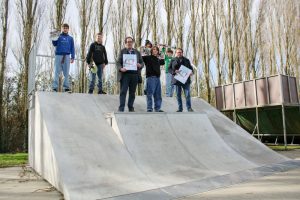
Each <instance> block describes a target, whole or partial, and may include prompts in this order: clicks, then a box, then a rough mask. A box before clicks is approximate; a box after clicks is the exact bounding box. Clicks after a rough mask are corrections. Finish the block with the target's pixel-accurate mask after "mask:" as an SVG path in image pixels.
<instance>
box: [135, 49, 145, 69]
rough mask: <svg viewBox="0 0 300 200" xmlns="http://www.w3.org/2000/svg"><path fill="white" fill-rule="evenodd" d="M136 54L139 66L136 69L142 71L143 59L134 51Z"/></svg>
mask: <svg viewBox="0 0 300 200" xmlns="http://www.w3.org/2000/svg"><path fill="white" fill-rule="evenodd" d="M136 52H137V56H138V64H140V66H139V65H138V68H139V69H142V68H143V67H144V65H145V64H144V61H143V58H142V56H141V54H140V52H138V51H136Z"/></svg>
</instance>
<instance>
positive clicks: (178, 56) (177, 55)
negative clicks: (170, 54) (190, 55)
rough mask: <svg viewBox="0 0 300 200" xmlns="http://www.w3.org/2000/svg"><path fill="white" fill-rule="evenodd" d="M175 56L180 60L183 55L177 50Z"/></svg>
mask: <svg viewBox="0 0 300 200" xmlns="http://www.w3.org/2000/svg"><path fill="white" fill-rule="evenodd" d="M175 54H176V57H177V58H181V57H182V55H183V53H182V51H181V50H180V49H177V50H176V53H175Z"/></svg>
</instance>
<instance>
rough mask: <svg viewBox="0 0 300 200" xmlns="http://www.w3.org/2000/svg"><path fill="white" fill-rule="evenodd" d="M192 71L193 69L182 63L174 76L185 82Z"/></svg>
mask: <svg viewBox="0 0 300 200" xmlns="http://www.w3.org/2000/svg"><path fill="white" fill-rule="evenodd" d="M191 73H192V70H191V69H189V68H187V67H186V66H184V65H181V66H180V68H179V72H178V73H177V74H176V75H175V76H174V78H175V79H176V80H178V81H180V82H181V83H183V84H185V82H186V81H187V79H188V78H189V76H190V74H191Z"/></svg>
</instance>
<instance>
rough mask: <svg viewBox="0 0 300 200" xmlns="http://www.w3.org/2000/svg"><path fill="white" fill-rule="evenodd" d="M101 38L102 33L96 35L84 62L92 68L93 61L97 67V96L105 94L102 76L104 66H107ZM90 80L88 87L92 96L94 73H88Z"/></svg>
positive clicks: (94, 80)
mask: <svg viewBox="0 0 300 200" xmlns="http://www.w3.org/2000/svg"><path fill="white" fill-rule="evenodd" d="M102 40H103V36H102V33H97V37H96V41H95V42H93V43H92V44H91V45H90V49H89V52H88V54H87V56H86V62H87V64H88V65H89V66H90V69H91V68H92V67H93V65H92V61H94V63H95V65H96V66H97V76H98V94H106V93H105V92H104V91H103V89H102V74H103V69H104V67H105V65H107V64H108V61H107V54H106V49H105V46H103V45H102ZM90 75H91V80H90V86H89V94H93V91H94V88H95V82H96V73H92V72H90Z"/></svg>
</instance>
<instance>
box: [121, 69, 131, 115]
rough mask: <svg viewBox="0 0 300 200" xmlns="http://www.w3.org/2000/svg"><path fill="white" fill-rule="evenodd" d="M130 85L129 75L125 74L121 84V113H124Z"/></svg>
mask: <svg viewBox="0 0 300 200" xmlns="http://www.w3.org/2000/svg"><path fill="white" fill-rule="evenodd" d="M128 85H129V79H128V74H123V77H122V79H121V82H120V106H119V111H120V112H124V108H125V101H126V94H127V91H128Z"/></svg>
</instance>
